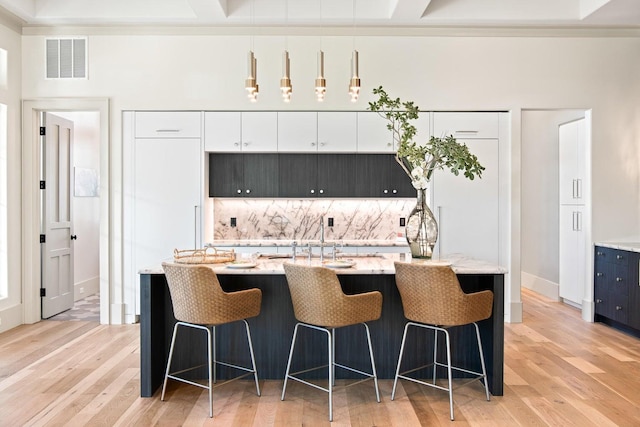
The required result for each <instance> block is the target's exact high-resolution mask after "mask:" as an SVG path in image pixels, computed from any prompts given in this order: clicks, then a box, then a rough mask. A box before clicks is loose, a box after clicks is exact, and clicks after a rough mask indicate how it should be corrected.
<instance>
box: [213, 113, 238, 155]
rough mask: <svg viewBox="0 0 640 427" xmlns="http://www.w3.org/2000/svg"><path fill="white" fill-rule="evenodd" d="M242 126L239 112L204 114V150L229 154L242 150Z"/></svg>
mask: <svg viewBox="0 0 640 427" xmlns="http://www.w3.org/2000/svg"><path fill="white" fill-rule="evenodd" d="M241 132H242V124H241V113H240V112H239V111H234V112H227V111H207V112H205V113H204V150H205V151H218V152H230V151H240V150H242V133H241Z"/></svg>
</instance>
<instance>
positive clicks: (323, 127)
mask: <svg viewBox="0 0 640 427" xmlns="http://www.w3.org/2000/svg"><path fill="white" fill-rule="evenodd" d="M357 138H358V136H357V113H355V112H346V111H340V112H338V111H319V112H318V151H321V152H326V153H340V152H355V151H356V149H357Z"/></svg>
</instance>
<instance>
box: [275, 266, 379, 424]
mask: <svg viewBox="0 0 640 427" xmlns="http://www.w3.org/2000/svg"><path fill="white" fill-rule="evenodd" d="M283 266H284V271H285V274H286V277H287V283H288V284H289V291H290V292H291V300H292V302H293V311H294V314H295V317H296V319H297V320H298V323H296V326H295V328H294V330H293V338H292V340H291V350H290V351H289V360H288V361H287V372H286V374H285V377H284V386H283V387H282V398H281V399H282V400H284V395H285V392H286V390H287V380H289V379H292V380H295V381H299V382H301V383H303V384H306V385H309V386H311V387H314V388H317V389H319V390H323V391H325V392H327V393H329V421H333V387H334V385H335V368H336V367H338V368H342V369H346V370H348V371H351V372H355V373H357V374H360V375H364V376H365V377H366V378H364V379H362V380H360V381H357V382H354V383H351V384H349V385H354V384H358V383H360V382H362V381H366V380H369V379H373V382H374V385H375V389H376V400H377V401H378V402H380V390H379V389H378V375H377V373H376V364H375V361H374V359H373V348H372V346H371V334H370V333H369V326H368V325H367V324H366V323H365V322H370V321H373V320H377V319H379V318H380V314H381V312H382V294H381V293H380V292H377V291H374V292H366V293H362V294H357V295H345V294H344V293H343V292H342V287H341V286H340V282H339V280H338V276H337V275H336V273H335V272H334V271H333V270H331V269H329V268H325V267H311V266H305V265H295V264H289V263H285V264H283ZM358 323H361V324H362V325H364V328H365V331H366V334H367V343H368V345H369V357H370V358H371V370H372V372H371V373H368V372H363V371H360V370H357V369H353V368H351V367H348V366H345V365H342V364H339V363H336V361H335V330H336V329H338V328H341V327H344V326H351V325H357V324H358ZM300 326H303V327H306V328H309V329H312V330H317V331H322V332H324V333H325V334H326V335H327V343H328V359H329V363H328V364H327V365H322V366H318V367H315V368H311V369H305V370H304V371H299V372H294V373H291V372H290V370H291V359H292V357H293V350H294V347H295V344H296V337H297V334H298V327H300ZM324 367H328V373H329V383H328V386H327V388H324V387H320V386H318V385H316V384H313V383H311V382H308V381H305V380H304V379H302V378H299V377H297V376H296V375H298V374H301V373H303V372H309V371H313V370H316V369H322V368H324Z"/></svg>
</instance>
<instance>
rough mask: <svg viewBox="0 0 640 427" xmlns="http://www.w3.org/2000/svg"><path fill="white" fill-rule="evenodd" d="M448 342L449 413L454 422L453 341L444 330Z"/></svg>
mask: <svg viewBox="0 0 640 427" xmlns="http://www.w3.org/2000/svg"><path fill="white" fill-rule="evenodd" d="M443 332H444V336H445V338H446V340H447V376H448V377H449V412H450V415H451V421H453V384H452V381H451V340H450V339H449V331H447V330H446V329H444V330H443Z"/></svg>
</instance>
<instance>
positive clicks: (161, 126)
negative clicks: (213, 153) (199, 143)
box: [135, 111, 202, 138]
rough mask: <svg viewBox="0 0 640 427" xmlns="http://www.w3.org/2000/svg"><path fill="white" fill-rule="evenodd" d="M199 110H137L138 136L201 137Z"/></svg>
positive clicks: (136, 135)
mask: <svg viewBox="0 0 640 427" xmlns="http://www.w3.org/2000/svg"><path fill="white" fill-rule="evenodd" d="M201 115H202V114H201V113H200V112H199V111H136V113H135V137H136V138H200V134H201V129H200V128H201V124H200V118H201Z"/></svg>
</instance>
